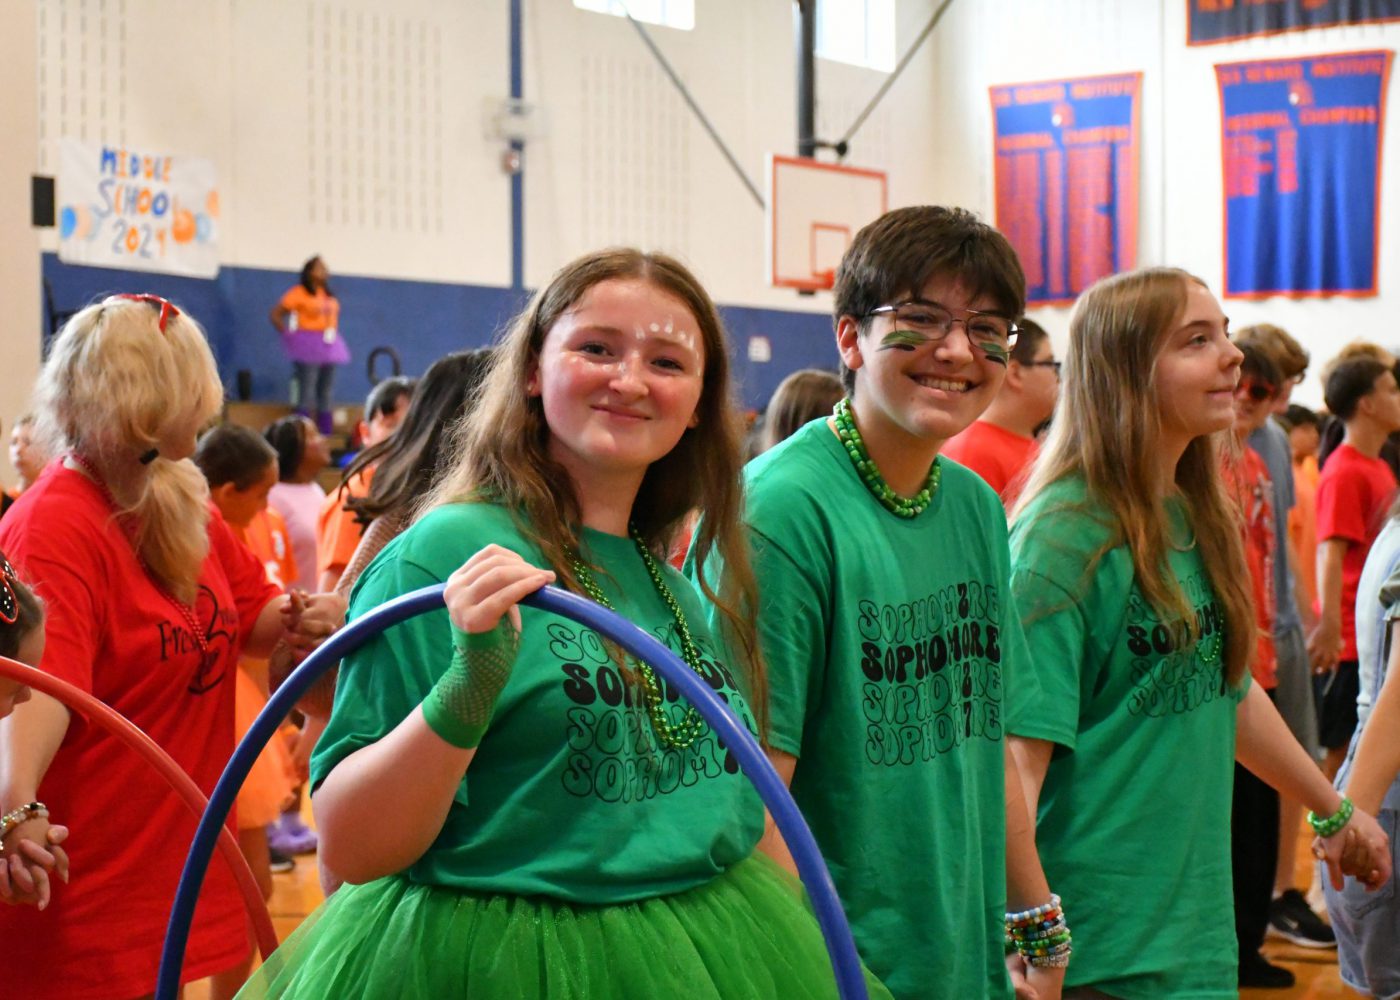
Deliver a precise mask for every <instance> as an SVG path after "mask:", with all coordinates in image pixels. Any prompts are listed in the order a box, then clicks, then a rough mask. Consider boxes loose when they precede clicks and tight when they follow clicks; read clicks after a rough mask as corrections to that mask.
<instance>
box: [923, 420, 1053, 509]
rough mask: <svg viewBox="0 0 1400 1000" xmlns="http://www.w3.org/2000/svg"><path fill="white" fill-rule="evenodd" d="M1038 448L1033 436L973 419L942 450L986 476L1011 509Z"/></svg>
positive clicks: (988, 482)
mask: <svg viewBox="0 0 1400 1000" xmlns="http://www.w3.org/2000/svg"><path fill="white" fill-rule="evenodd" d="M1039 450H1040V447H1039V445H1037V444H1036V443H1035V438H1028V437H1022V436H1021V435H1019V434H1013V433H1012V432H1011V431H1008V430H1006V429H1005V428H1003V427H998V426H997V425H996V424H989V423H987V421H985V420H975V421H973V422H972V424H971V425H970V426H969V427H968V428H967V429H966V430H964V431H963V432H962V433H961V434H957V435H954V436H953V437H951V438H949V439H948V442H947V443H946V444H944V445H943V448H942V452H941V453H942V454H944V455H946V456H948V457H949V458H951V459H952V460H953V461H954V462H957V463H959V464H961V465H965V466H967V467H968V468H969V469H971V470H972V471H973V472H975V473H977V474H978V475H979V476H981V477H982V478H983V479H985V480H986V481H987V485H989V486H991V488H992V489H994V490H996V492H997V496H999V497H1001V502H1002V504H1003V505H1004V506H1005V507H1006V509H1007V510H1010V509H1011V508H1012V506H1014V505H1015V503H1016V499H1017V497H1019V496H1020V495H1021V488H1022V487H1023V486H1025V485H1026V473H1027V471H1028V470H1029V469H1030V466H1031V463H1032V462H1034V461H1035V456H1036V453H1037V452H1038V451H1039Z"/></svg>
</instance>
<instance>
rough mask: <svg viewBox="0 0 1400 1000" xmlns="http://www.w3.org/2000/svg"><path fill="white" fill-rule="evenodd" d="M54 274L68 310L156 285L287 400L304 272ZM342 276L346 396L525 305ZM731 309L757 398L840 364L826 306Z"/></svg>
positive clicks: (224, 369) (474, 337)
mask: <svg viewBox="0 0 1400 1000" xmlns="http://www.w3.org/2000/svg"><path fill="white" fill-rule="evenodd" d="M43 275H44V278H45V280H47V281H48V283H49V286H50V288H51V289H52V290H53V299H54V306H55V308H56V309H58V310H60V311H69V310H75V309H78V308H80V307H81V306H83V305H85V304H87V303H88V302H91V301H93V300H94V299H98V298H101V297H102V296H104V295H107V294H110V293H112V292H135V291H140V292H153V293H155V294H156V295H161V296H164V297H165V298H168V299H170V300H172V301H173V302H175V303H176V304H177V305H179V306H180V307H181V308H182V309H186V310H188V311H189V313H190V314H191V315H192V316H194V317H195V318H196V319H197V320H199V322H200V323H201V324H203V326H204V328H205V330H206V331H208V334H209V341H210V343H211V344H212V345H213V348H214V356H215V357H216V358H217V359H218V362H219V371H220V372H221V374H222V375H223V379H224V385H225V386H226V387H227V388H228V390H229V394H230V396H232V395H233V387H234V384H235V382H234V379H235V373H236V372H237V371H239V370H240V369H247V370H248V371H249V372H251V374H252V383H253V388H252V398H253V399H254V400H258V401H264V402H276V401H282V400H285V399H286V398H287V381H288V377H289V375H290V370H291V368H290V365H289V364H288V363H287V361H286V359H285V357H284V356H283V354H282V345H281V343H280V341H279V340H278V337H277V333H276V331H275V330H273V329H272V324H271V323H269V322H268V318H267V314H268V311H269V310H270V309H271V308H272V306H273V304H274V303H276V302H277V300H278V299H279V298H281V296H282V293H283V292H285V291H286V290H287V289H288V288H289V287H291V286H292V285H293V284H294V283H295V282H296V277H297V276H296V274H295V273H292V272H288V271H273V270H267V269H264V268H256V267H225V268H223V269H221V270H220V271H219V276H218V277H217V278H214V279H212V280H209V279H204V278H187V277H181V276H178V275H171V274H153V273H146V272H139V271H120V270H113V269H110V268H103V267H86V266H82V265H76V264H64V263H63V262H61V261H60V260H59V259H58V257H57V255H55V254H51V253H46V254H44V255H43ZM331 286H332V287H333V288H334V289H335V293H336V295H337V296H338V297H339V298H340V308H341V331H340V332H341V334H342V335H343V336H344V337H345V339H346V341H347V343H348V344H349V345H350V351H351V354H352V355H353V358H354V360H352V361H351V363H350V364H349V365H347V366H346V367H345V368H343V369H342V370H341V371H340V373H339V374H338V376H337V378H336V383H335V398H336V401H337V402H340V403H352V402H362V401H363V400H364V397H365V394H366V393H367V392H369V378H368V375H367V373H366V370H365V360H366V358H367V357H368V356H369V352H370V351H371V350H373V349H374V348H375V347H378V346H380V345H381V344H387V345H390V346H392V347H393V348H394V350H396V351H397V352H398V354H399V357H400V358H401V359H402V361H403V370H404V373H405V374H407V375H421V374H422V373H423V370H424V369H425V368H427V367H428V365H429V364H431V363H432V362H433V361H434V360H435V359H436V358H438V357H441V356H442V355H443V354H446V353H447V352H449V351H454V350H461V349H463V348H468V347H480V346H483V345H485V344H488V343H490V342H491V341H492V340H493V339H494V338H495V337H496V335H497V334H498V333H499V332H500V331H501V330H502V329H504V327H505V326H506V324H508V323H509V321H510V319H511V317H512V316H513V315H514V313H515V312H516V310H518V309H519V308H520V306H521V305H522V304H523V303H524V299H523V297H522V296H521V295H520V294H519V293H516V292H512V291H511V290H510V289H508V288H497V287H489V286H485V285H455V284H446V283H439V282H430V281H401V280H397V279H389V278H364V277H353V276H349V275H343V276H335V277H333V278H332V280H331ZM720 311H721V313H722V314H723V316H724V321H725V324H726V325H727V326H728V328H729V333H730V337H731V339H732V343H733V352H732V353H733V358H734V375H735V378H736V379H737V380H738V383H739V394H740V398H741V400H742V401H743V404H744V405H745V406H746V407H750V408H753V409H761V408H762V407H764V406H766V405H767V402H768V399H769V397H770V396H772V394H773V390H774V389H775V388H777V385H778V383H779V382H780V381H782V379H783V377H784V376H786V375H787V374H788V373H789V372H792V371H795V370H797V369H798V368H831V369H834V368H835V367H836V364H837V355H836V346H835V341H834V338H833V335H832V332H831V319H830V317H828V316H826V315H824V314H822V313H805V312H793V311H788V310H782V309H755V308H750V307H747V306H721V307H720ZM754 335H762V336H765V337H767V338H768V339H769V341H770V342H771V344H772V357H773V360H772V361H769V362H766V363H754V362H750V361H749V360H748V343H749V338H750V337H751V336H754ZM377 368H378V372H379V374H380V375H384V374H386V373H387V372H388V366H387V365H386V364H385V363H384V362H383V361H382V360H381V362H380V363H379V364H378V366H377Z"/></svg>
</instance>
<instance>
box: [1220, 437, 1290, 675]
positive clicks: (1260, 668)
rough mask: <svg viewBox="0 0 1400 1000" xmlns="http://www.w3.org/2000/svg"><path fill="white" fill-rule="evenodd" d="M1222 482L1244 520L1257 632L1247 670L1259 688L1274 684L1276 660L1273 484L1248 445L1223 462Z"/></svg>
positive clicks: (1276, 544) (1264, 467) (1246, 553)
mask: <svg viewBox="0 0 1400 1000" xmlns="http://www.w3.org/2000/svg"><path fill="white" fill-rule="evenodd" d="M1225 475H1226V478H1225V481H1226V483H1228V484H1229V486H1230V488H1231V492H1232V493H1233V495H1234V498H1235V502H1236V503H1237V504H1238V505H1239V508H1240V514H1241V515H1242V517H1243V520H1244V557H1245V563H1246V564H1247V565H1248V566H1249V579H1250V583H1251V584H1252V586H1253V590H1254V620H1255V624H1256V625H1258V635H1257V637H1256V639H1255V644H1254V657H1253V658H1252V659H1251V660H1250V663H1249V670H1250V673H1251V674H1253V676H1254V679H1255V681H1256V682H1258V684H1259V685H1260V687H1262V688H1264V689H1265V690H1266V691H1267V690H1272V689H1273V688H1275V687H1277V686H1278V662H1277V660H1276V659H1275V654H1274V616H1275V615H1276V614H1277V612H1278V606H1277V604H1276V603H1275V600H1276V595H1275V594H1274V560H1275V559H1276V558H1278V542H1277V540H1276V539H1275V537H1274V509H1273V507H1274V505H1273V484H1272V483H1271V482H1270V481H1269V467H1268V466H1267V465H1265V464H1264V460H1263V459H1262V458H1260V457H1259V454H1258V453H1257V452H1256V451H1254V449H1252V448H1247V447H1246V448H1245V449H1244V453H1243V454H1242V455H1241V456H1240V460H1239V461H1238V462H1230V461H1228V460H1227V461H1226V464H1225Z"/></svg>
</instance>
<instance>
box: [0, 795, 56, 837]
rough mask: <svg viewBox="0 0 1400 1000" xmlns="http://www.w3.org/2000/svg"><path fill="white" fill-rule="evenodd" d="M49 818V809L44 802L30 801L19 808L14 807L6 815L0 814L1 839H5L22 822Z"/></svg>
mask: <svg viewBox="0 0 1400 1000" xmlns="http://www.w3.org/2000/svg"><path fill="white" fill-rule="evenodd" d="M48 818H49V810H48V809H47V808H46V807H45V806H44V803H42V802H30V803H27V804H25V805H22V806H20V807H19V808H18V809H12V810H10V811H9V812H7V813H6V814H5V815H3V816H0V840H4V839H5V835H6V834H8V833H9V832H10V831H11V830H13V829H14V828H15V827H17V826H19V825H20V824H21V823H27V822H28V821H29V820H31V819H48Z"/></svg>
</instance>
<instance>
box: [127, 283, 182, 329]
mask: <svg viewBox="0 0 1400 1000" xmlns="http://www.w3.org/2000/svg"><path fill="white" fill-rule="evenodd" d="M112 298H114V299H130V300H131V301H132V302H147V303H149V304H150V305H151V306H152V307H153V308H154V309H156V310H158V311H159V312H160V320H159V325H160V332H161V333H164V332H165V324H166V322H167V321H168V320H169V319H170V318H171V317H172V316H178V315H180V309H179V307H178V306H176V305H175V303H173V302H171V301H170V300H169V299H163V298H161V297H160V296H159V295H151V294H149V293H145V294H141V295H133V294H131V293H130V292H127V293H123V294H121V295H113V296H112Z"/></svg>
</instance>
